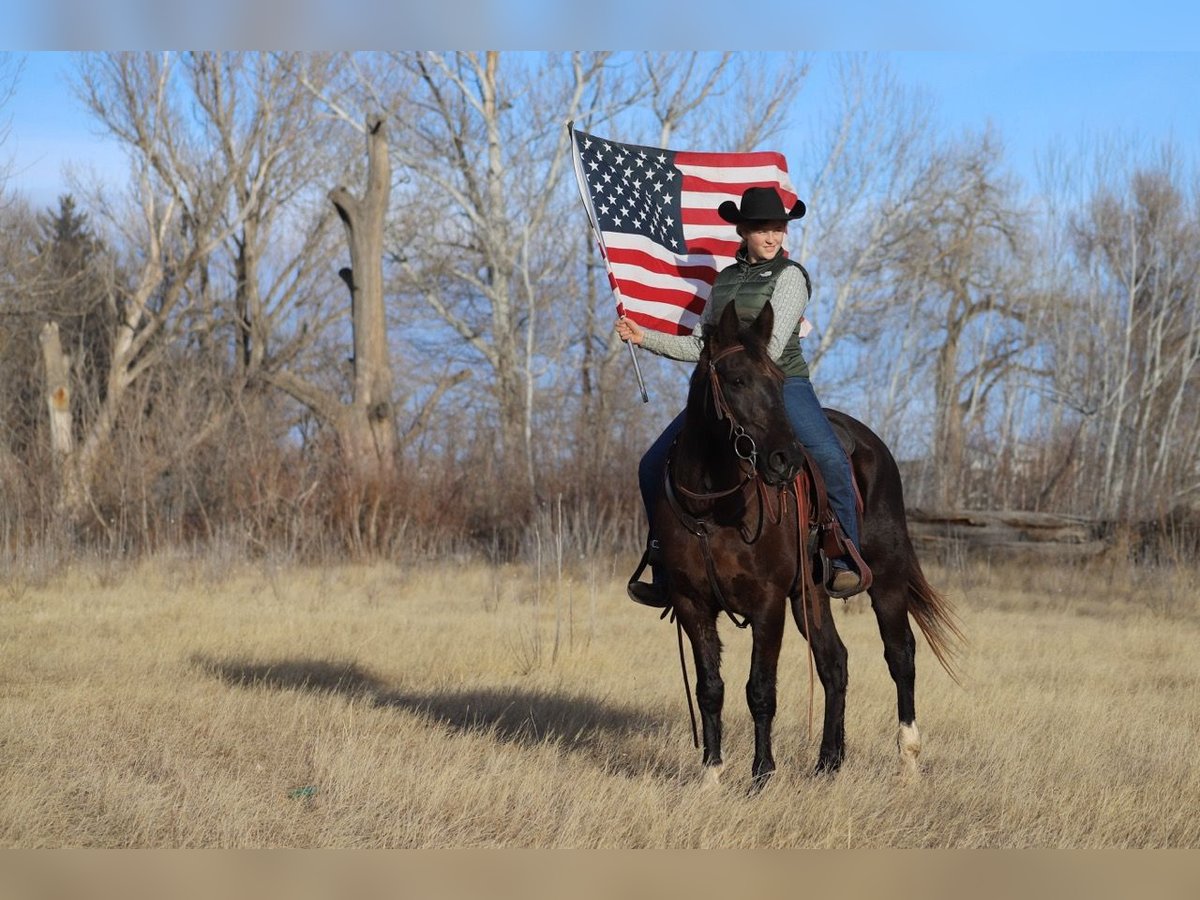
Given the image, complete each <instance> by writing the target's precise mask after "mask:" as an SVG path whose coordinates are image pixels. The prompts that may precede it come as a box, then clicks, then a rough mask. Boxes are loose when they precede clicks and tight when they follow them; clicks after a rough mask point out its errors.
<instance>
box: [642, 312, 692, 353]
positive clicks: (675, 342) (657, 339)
mask: <svg viewBox="0 0 1200 900" xmlns="http://www.w3.org/2000/svg"><path fill="white" fill-rule="evenodd" d="M704 312H705V313H706V314H707V312H708V307H707V306H705V308H704ZM706 321H707V316H706V315H701V316H700V321H698V322H697V323H696V327H695V328H693V329H692V333H691V334H664V333H663V332H661V331H650V330H649V329H643V330H642V347H643V349H646V350H649V351H650V352H651V353H654V354H656V355H658V356H665V357H667V359H678V360H680V361H682V362H696V360H698V359H699V358H700V351H701V350H703V349H704V339H703V337H702V335H703V334H704V323H705V322H706Z"/></svg>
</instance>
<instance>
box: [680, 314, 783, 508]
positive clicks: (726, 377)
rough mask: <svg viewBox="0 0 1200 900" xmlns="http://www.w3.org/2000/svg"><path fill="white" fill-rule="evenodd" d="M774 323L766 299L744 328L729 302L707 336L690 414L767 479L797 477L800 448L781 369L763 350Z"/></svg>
mask: <svg viewBox="0 0 1200 900" xmlns="http://www.w3.org/2000/svg"><path fill="white" fill-rule="evenodd" d="M774 323H775V313H774V311H773V310H772V309H771V304H770V302H768V303H766V304H765V305H764V306H763V309H762V312H761V313H759V315H758V317H757V318H756V319H755V320H754V322H753V323H752V324H751V325H749V326H748V327H746V328H744V329H743V328H740V327H739V322H738V317H737V310H736V309H735V308H734V305H733V304H732V303H730V304H728V305H727V306H726V307H725V310H724V312H723V313H722V315H721V319H720V321H719V322H718V323H717V325H716V326H715V327H714V328H712V329H711V330H710V331H709V332H708V334H707V337H706V340H705V347H704V351H703V352H702V353H701V355H700V362H699V363H698V364H697V365H696V370H695V372H694V373H693V374H692V382H691V389H690V392H689V396H688V410H689V416H688V418H689V419H692V418H698V419H700V420H701V421H702V422H704V423H705V427H707V428H708V429H710V430H711V431H712V433H713V435H714V439H717V440H726V441H728V442H729V444H730V448H731V449H732V451H733V452H734V453H735V454H737V456H739V457H740V458H741V459H743V460H746V461H748V462H749V463H750V464H751V465H753V466H754V467H755V468H756V469H757V471H758V473H759V474H760V475H761V476H762V477H763V479H764V480H765V481H766V482H767V483H768V484H783V483H785V482H788V481H791V480H792V479H794V478H795V477H796V473H797V472H799V471H800V467H801V465H802V464H803V453H802V451H801V448H800V444H799V442H798V441H797V440H796V434H795V432H794V431H793V430H792V426H791V423H790V422H789V421H788V418H787V413H786V411H785V410H784V405H783V373H782V372H781V371H780V369H779V367H778V366H776V365H775V363H774V362H772V361H771V358H770V356H769V355H768V354H767V342H768V341H769V340H770V337H771V328H772V327H773V325H774Z"/></svg>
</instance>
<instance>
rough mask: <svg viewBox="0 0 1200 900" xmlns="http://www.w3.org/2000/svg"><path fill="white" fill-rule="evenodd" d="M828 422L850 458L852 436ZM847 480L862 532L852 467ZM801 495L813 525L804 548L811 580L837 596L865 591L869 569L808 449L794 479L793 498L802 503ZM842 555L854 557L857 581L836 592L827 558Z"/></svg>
mask: <svg viewBox="0 0 1200 900" xmlns="http://www.w3.org/2000/svg"><path fill="white" fill-rule="evenodd" d="M830 425H831V426H832V427H833V432H834V434H835V435H837V439H838V442H839V443H840V444H841V445H842V449H844V450H845V451H846V456H847V457H849V456H850V455H851V454H852V453H853V452H854V447H855V441H854V436H853V435H851V434H850V432H848V431H846V429H844V428H843V427H841V426H840V425H838V424H836V423H834V422H830ZM805 479H808V481H809V486H808V488H809V489H807V490H806V489H805V485H804V483H803V482H804V480H805ZM850 483H851V484H852V485H853V486H854V514H855V515H856V516H857V517H858V530H859V533H860V534H861V533H862V525H863V501H862V493H861V492H860V491H859V488H858V479H857V478H855V477H854V473H853V469H851V477H850ZM802 498H807V499H808V500H809V503H810V509H809V513H810V516H811V518H810V521H811V523H812V524H811V527H810V528H809V533H808V541H807V544H806V548H807V552H808V557H809V559H811V560H812V563H813V581H816V582H820V583H821V584H824V585H825V586H826V587H825V590H826V592H827V593H828V594H829V596H830V597H836V598H840V599H845V598H847V597H852V596H854V595H855V594H857V593H859V592H861V591H865V590H867V588H869V587H870V586H871V582H872V580H873V576H872V574H871V568H870V566H868V565H867V563H866V560H864V559H863V558H862V555H861V554H860V553H859V552H858V548H857V547H855V546H854V544H853V543H851V541H850V539H849V538H847V537H846V533H845V531H843V529H842V523H841V522H839V521H838V517H837V515H836V514H835V513H834V511H833V507H831V506H830V505H829V494H828V492H827V491H826V490H825V479H824V478H823V477H822V476H821V470H820V468H818V466H817V464H816V463H815V462H813V460H812V457H810V456H809V455H808V451H807V450H804V468H803V470H802V471H801V474H800V475H799V476H797V478H796V501H797V502H798V503H803V502H804V500H803V499H802ZM842 556H849V557H850V558H851V559H852V560H854V566H855V568H856V569H858V575H859V584H858V585H857V586H856V587H855V588H853V589H852V590H850V591H835V590H833V589H832V588H831V587H829V583H830V581H831V580H832V577H833V567H832V565H831V563H830V560H833V559H837V558H838V557H842Z"/></svg>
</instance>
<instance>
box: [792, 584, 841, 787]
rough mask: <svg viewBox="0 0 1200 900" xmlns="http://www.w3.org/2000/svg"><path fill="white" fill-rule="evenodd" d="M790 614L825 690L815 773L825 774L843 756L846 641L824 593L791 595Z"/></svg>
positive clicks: (811, 592)
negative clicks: (819, 745) (823, 712)
mask: <svg viewBox="0 0 1200 900" xmlns="http://www.w3.org/2000/svg"><path fill="white" fill-rule="evenodd" d="M792 615H793V617H794V618H795V620H796V626H797V627H798V628H799V629H800V633H801V634H803V635H804V636H805V638H807V639H808V645H809V647H810V649H811V651H812V655H813V662H814V663H815V664H816V667H817V677H818V678H820V679H821V687H822V688H823V689H824V691H825V723H824V727H823V728H822V731H821V750H820V753H819V755H818V756H817V767H816V770H815V771H816V774H818V775H828V774H832V773H834V772H836V771H837V770H838V769H840V768H841V766H842V762H843V760H844V759H845V758H846V683H847V667H846V662H847V653H846V645H845V644H843V643H842V639H841V637H840V636H839V635H838V631H837V626H836V625H835V624H834V621H833V612H832V611H831V610H830V608H829V598H828V597H826V596H825V593H824V592H823V591H822V592H817V591H815V590H812V591H810V593H809V594H808V595H807V599H806V597H805V595H797V596H795V597H793V598H792Z"/></svg>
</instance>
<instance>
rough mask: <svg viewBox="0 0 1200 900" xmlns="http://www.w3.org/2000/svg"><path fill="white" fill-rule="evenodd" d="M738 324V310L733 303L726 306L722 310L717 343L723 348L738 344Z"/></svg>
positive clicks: (718, 323) (718, 324)
mask: <svg viewBox="0 0 1200 900" xmlns="http://www.w3.org/2000/svg"><path fill="white" fill-rule="evenodd" d="M739 327H740V323H739V322H738V315H737V308H736V307H735V306H734V305H733V302H732V301H730V302H729V303H726V304H725V308H724V309H723V310H721V319H720V321H718V322H717V332H716V335H715V336H716V338H717V343H719V344H720V345H721V346H722V347H727V346H729V345H730V344H736V343H737V339H738V328H739Z"/></svg>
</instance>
